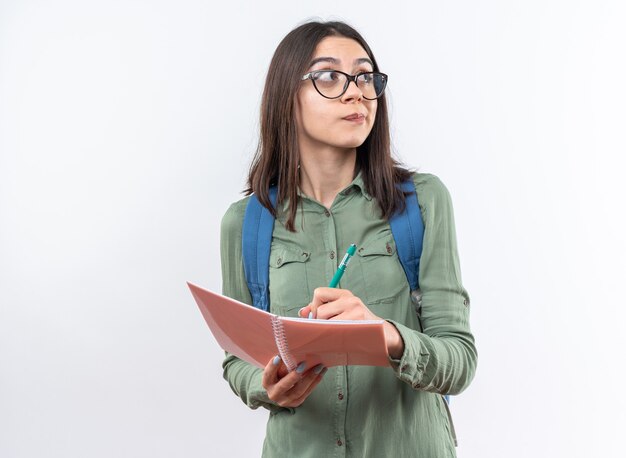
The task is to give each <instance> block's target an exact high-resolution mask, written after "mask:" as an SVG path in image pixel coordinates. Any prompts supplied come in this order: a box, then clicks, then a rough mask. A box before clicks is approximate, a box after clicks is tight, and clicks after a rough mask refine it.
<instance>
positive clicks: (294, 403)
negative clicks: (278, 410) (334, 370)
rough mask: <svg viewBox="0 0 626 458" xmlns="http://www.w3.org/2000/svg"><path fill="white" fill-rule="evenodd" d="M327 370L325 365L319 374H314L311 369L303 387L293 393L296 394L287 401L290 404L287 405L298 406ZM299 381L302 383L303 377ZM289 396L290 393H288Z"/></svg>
mask: <svg viewBox="0 0 626 458" xmlns="http://www.w3.org/2000/svg"><path fill="white" fill-rule="evenodd" d="M327 371H328V368H326V367H324V368H323V369H322V370H321V371H320V373H319V374H316V373H315V372H314V371H313V370H311V371H310V372H311V374H310V378H308V379H307V380H306V387H305V389H304V390H303V391H301V392H299V393H293V394H294V395H295V396H296V398H295V399H293V398H292V400H291V401H290V402H289V404H290V405H289V407H298V406H300V405H302V403H303V402H304V401H305V400H306V398H308V397H309V395H310V394H311V393H312V392H313V390H314V389H315V387H316V386H317V385H319V383H320V382H321V381H322V378H324V374H325V373H326V372H327ZM301 383H302V384H304V383H305V380H304V379H303V380H302V382H301ZM298 394H299V395H298ZM290 397H291V393H290Z"/></svg>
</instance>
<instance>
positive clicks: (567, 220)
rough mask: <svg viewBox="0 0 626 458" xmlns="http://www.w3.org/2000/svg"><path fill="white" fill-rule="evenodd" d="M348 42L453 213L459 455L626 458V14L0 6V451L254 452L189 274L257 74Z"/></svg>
mask: <svg viewBox="0 0 626 458" xmlns="http://www.w3.org/2000/svg"><path fill="white" fill-rule="evenodd" d="M315 16H319V17H321V18H323V19H343V20H346V21H348V22H350V23H351V24H353V25H354V26H355V27H357V29H358V30H360V31H361V33H362V34H363V35H364V36H365V38H366V39H367V40H368V42H369V43H370V45H371V47H372V48H373V50H374V52H375V55H376V57H377V59H378V61H379V63H380V65H381V68H382V70H383V71H385V72H387V73H388V74H389V75H390V83H389V96H390V103H391V113H392V125H393V131H392V134H393V141H394V145H395V150H396V151H397V155H398V157H399V158H400V159H402V160H403V161H404V162H405V163H407V164H408V165H410V166H412V167H416V168H419V169H420V170H422V171H424V172H429V173H434V174H436V175H438V176H439V177H440V178H441V179H442V180H443V182H444V183H445V184H446V185H447V186H448V188H449V190H450V192H451V194H452V197H453V201H454V205H455V214H456V221H457V232H458V239H459V249H460V254H461V262H462V270H463V274H464V283H465V286H466V287H467V289H468V290H469V292H470V295H471V297H472V317H471V318H472V328H473V331H474V333H475V336H476V340H477V346H478V350H479V366H478V372H477V376H476V378H475V380H474V382H473V384H472V385H471V386H470V388H469V389H468V390H467V391H466V392H465V393H463V394H462V395H461V396H459V397H455V398H453V403H452V410H453V415H454V418H455V422H456V427H457V432H458V436H459V442H460V445H459V448H458V455H459V457H461V458H469V457H481V458H482V457H503V456H506V457H528V456H537V457H554V456H563V457H590V456H603V457H604V456H606V457H609V456H623V455H622V453H623V445H622V439H621V436H622V435H623V431H624V426H625V425H626V418H625V414H624V412H625V411H626V405H625V402H624V396H623V394H622V393H623V383H624V371H623V369H622V366H623V364H624V360H625V359H626V358H624V356H623V349H624V348H626V338H625V337H624V335H625V334H626V333H625V332H624V323H625V322H626V313H625V312H624V308H625V306H626V300H625V299H624V296H625V295H626V292H625V288H624V281H625V280H626V263H625V260H624V259H625V256H626V243H625V240H624V234H625V233H626V218H625V217H624V211H625V208H624V204H623V202H622V200H623V196H625V195H626V186H625V184H624V172H623V169H622V167H623V161H622V156H623V155H624V154H625V153H626V140H625V134H624V128H625V126H626V109H625V107H626V90H625V85H624V81H626V59H625V44H626V28H625V27H624V23H625V22H626V7H625V6H624V3H623V2H620V1H619V0H615V1H608V0H607V1H601V0H595V1H591V0H589V1H575V0H568V1H566V0H562V1H558V0H549V1H546V0H541V1H540V0H524V1H498V0H492V1H474V2H466V1H462V0H457V1H438V2H426V1H412V2H387V3H384V2H382V1H380V0H379V1H360V2H337V1H334V0H333V1H325V0H318V1H316V2H304V3H300V2H293V1H287V0H285V1H274V2H269V3H263V4H261V3H260V2H252V1H251V2H248V3H242V4H240V3H237V2H220V3H210V2H208V1H199V0H197V1H192V0H187V1H177V2H174V1H158V2H155V1H148V0H135V1H132V0H124V1H120V0H114V1H108V2H84V1H74V2H72V1H56V2H44V1H40V2H37V1H21V2H17V1H10V0H4V1H2V2H0V456H2V457H7V458H12V457H16V458H17V457H85V456H89V457H112V456H115V457H180V456H185V457H203V456H257V455H259V453H260V448H261V444H262V440H263V436H264V426H265V418H266V413H265V412H264V411H251V410H249V409H248V408H247V407H245V406H244V405H243V403H241V401H240V400H239V399H238V398H237V397H235V396H234V395H233V394H232V392H231V391H230V388H229V387H228V385H227V383H226V382H225V381H223V379H222V371H221V366H220V364H221V360H222V355H223V354H222V352H221V350H220V349H219V348H218V347H217V344H216V343H215V341H214V340H213V337H212V336H211V334H210V332H209V330H208V328H207V327H206V324H205V323H204V322H203V320H202V317H201V315H200V313H199V311H198V309H197V307H196V304H195V302H194V301H193V299H192V296H191V294H190V293H189V291H188V290H187V287H186V284H185V281H187V280H189V281H192V282H195V283H197V284H200V285H202V286H205V287H208V288H211V289H219V288H220V287H221V278H220V265H219V224H220V219H221V216H222V215H223V213H224V211H225V210H226V208H227V206H228V205H229V203H230V202H232V201H234V200H237V199H239V198H240V197H241V195H240V191H241V190H242V188H243V186H244V178H245V175H246V171H247V168H248V165H249V161H250V158H251V155H252V152H253V150H254V148H255V145H256V136H257V130H258V109H259V102H260V97H261V90H262V85H263V79H264V75H265V72H266V70H267V66H268V64H269V61H270V58H271V56H272V54H273V52H274V49H275V47H276V45H277V44H278V42H279V41H280V40H281V39H282V37H283V36H284V35H285V34H286V33H287V32H288V31H289V30H291V29H292V28H293V27H295V26H297V25H298V24H299V23H301V22H302V21H304V20H305V19H306V18H309V17H315Z"/></svg>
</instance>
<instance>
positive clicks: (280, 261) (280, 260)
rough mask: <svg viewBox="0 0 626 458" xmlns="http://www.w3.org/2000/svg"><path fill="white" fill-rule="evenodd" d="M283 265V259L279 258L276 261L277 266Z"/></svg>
mask: <svg viewBox="0 0 626 458" xmlns="http://www.w3.org/2000/svg"><path fill="white" fill-rule="evenodd" d="M282 263H283V258H278V259H277V260H276V265H278V266H280V265H281V264H282Z"/></svg>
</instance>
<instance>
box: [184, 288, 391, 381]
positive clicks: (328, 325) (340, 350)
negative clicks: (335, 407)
mask: <svg viewBox="0 0 626 458" xmlns="http://www.w3.org/2000/svg"><path fill="white" fill-rule="evenodd" d="M187 285H188V286H189V289H190V290H191V293H192V294H193V297H194V299H195V300H196V303H197V304H198V307H199V308H200V311H201V312H202V316H203V317H204V319H205V321H206V322H207V324H208V325H209V328H210V329H211V332H212V333H213V336H214V337H215V339H216V340H217V342H218V344H219V345H220V346H221V347H222V348H223V349H224V350H226V351H227V352H229V353H232V354H234V355H236V356H238V357H239V358H241V359H243V360H244V361H247V362H249V363H251V364H254V365H255V366H257V367H260V368H264V367H265V366H266V365H267V363H268V362H269V361H270V359H271V358H273V357H274V356H276V355H278V354H280V356H281V358H282V359H283V361H284V362H285V365H286V366H287V368H288V369H289V370H293V369H295V367H296V366H297V365H298V364H299V363H300V362H302V361H306V363H307V367H313V366H314V365H316V364H319V363H322V364H323V365H324V366H326V367H333V366H389V359H388V356H387V346H386V344H385V334H384V331H383V323H384V322H383V321H382V320H376V321H361V320H357V321H341V320H316V319H311V320H309V319H306V318H291V317H280V316H277V315H274V314H272V313H268V312H264V311H263V310H259V309H257V308H254V307H252V306H250V305H247V304H244V303H242V302H239V301H236V300H234V299H231V298H229V297H226V296H222V295H221V294H217V293H214V292H212V291H209V290H206V289H204V288H201V287H199V286H196V285H194V284H192V283H189V282H187Z"/></svg>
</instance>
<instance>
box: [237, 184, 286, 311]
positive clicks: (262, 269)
mask: <svg viewBox="0 0 626 458" xmlns="http://www.w3.org/2000/svg"><path fill="white" fill-rule="evenodd" d="M269 195H270V201H271V203H272V206H273V207H274V208H276V197H277V188H276V186H272V187H270V189H269ZM241 232H242V234H241V246H242V258H243V270H244V273H245V275H246V282H247V283H248V289H249V290H250V295H251V296H252V305H253V306H254V307H256V308H259V309H261V310H265V311H266V312H267V311H269V304H270V301H269V296H270V293H269V284H270V280H269V269H270V268H269V266H270V248H271V245H272V233H273V232H274V217H273V216H272V214H271V213H270V212H269V210H268V209H267V208H265V207H264V206H263V205H261V202H259V199H258V198H257V196H255V195H254V194H252V195H251V196H250V199H249V200H248V205H247V206H246V212H245V214H244V217H243V227H242V231H241Z"/></svg>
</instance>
